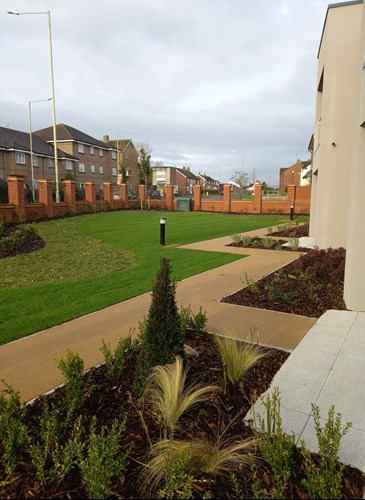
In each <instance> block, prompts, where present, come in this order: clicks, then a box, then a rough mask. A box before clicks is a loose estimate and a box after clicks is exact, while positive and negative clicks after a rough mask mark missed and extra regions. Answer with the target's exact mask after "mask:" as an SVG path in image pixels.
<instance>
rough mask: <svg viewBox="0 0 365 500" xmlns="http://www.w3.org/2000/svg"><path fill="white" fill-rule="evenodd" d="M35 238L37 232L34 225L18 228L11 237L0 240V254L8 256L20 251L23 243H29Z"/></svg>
mask: <svg viewBox="0 0 365 500" xmlns="http://www.w3.org/2000/svg"><path fill="white" fill-rule="evenodd" d="M0 234H1V231H0ZM35 236H37V232H36V229H35V225H34V224H28V225H26V226H24V227H19V228H17V230H16V231H15V232H14V233H13V234H12V235H11V236H7V237H6V238H2V239H1V240H0V252H2V253H5V254H10V253H12V252H14V251H16V250H18V249H20V248H21V247H22V246H23V245H24V243H26V242H27V241H31V240H32V239H33V238H34V237H35Z"/></svg>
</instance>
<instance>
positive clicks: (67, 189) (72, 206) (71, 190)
mask: <svg viewBox="0 0 365 500" xmlns="http://www.w3.org/2000/svg"><path fill="white" fill-rule="evenodd" d="M62 183H63V193H64V194H63V196H64V199H65V203H67V205H68V209H69V210H70V211H72V212H75V211H76V188H75V181H71V180H66V181H62Z"/></svg>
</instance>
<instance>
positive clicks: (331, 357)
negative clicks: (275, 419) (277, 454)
mask: <svg viewBox="0 0 365 500" xmlns="http://www.w3.org/2000/svg"><path fill="white" fill-rule="evenodd" d="M364 360H365V313H364V312H353V311H332V310H331V311H327V312H326V313H325V314H324V315H323V316H321V318H319V320H318V321H317V323H316V324H315V325H314V326H313V327H312V328H311V329H310V331H309V332H308V333H307V335H306V336H305V337H304V338H303V340H302V341H301V342H300V343H299V345H298V346H297V347H296V348H295V350H294V351H293V352H292V353H291V355H290V356H289V358H288V359H287V361H286V362H285V363H284V365H283V366H282V367H281V369H280V370H279V371H278V372H277V374H276V376H275V377H274V379H273V381H272V383H271V386H270V388H269V390H268V391H267V392H266V393H265V394H264V395H263V396H262V398H265V397H266V396H267V395H269V394H272V392H273V390H274V388H275V387H277V388H279V390H280V397H281V416H282V418H283V429H284V431H285V432H286V433H287V434H292V433H294V434H295V437H296V442H297V443H300V440H301V439H304V441H305V443H306V445H307V447H308V448H309V449H310V450H311V451H314V452H318V445H317V438H316V432H315V428H314V421H313V417H312V415H311V403H313V404H315V405H317V406H318V407H319V411H320V416H321V422H322V426H323V425H324V422H325V420H326V419H327V416H328V410H329V408H330V407H331V406H332V405H334V406H335V412H336V413H338V412H339V413H341V414H342V423H346V422H352V424H353V426H352V427H351V428H350V430H349V432H348V433H347V434H346V435H345V436H344V437H343V439H342V441H341V446H340V453H339V457H340V461H341V462H343V463H345V464H349V465H352V466H354V467H357V468H358V469H360V470H362V471H364V472H365V452H364V450H365V370H364V368H365V362H364ZM253 411H255V412H257V413H259V414H261V415H262V416H265V414H266V412H265V410H264V407H263V404H262V400H261V399H259V400H258V401H257V402H256V404H255V406H254V407H253V409H252V410H251V411H250V412H249V414H248V415H247V418H252V415H253V413H252V412H253Z"/></svg>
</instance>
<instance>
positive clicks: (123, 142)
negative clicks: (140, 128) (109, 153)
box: [104, 139, 136, 151]
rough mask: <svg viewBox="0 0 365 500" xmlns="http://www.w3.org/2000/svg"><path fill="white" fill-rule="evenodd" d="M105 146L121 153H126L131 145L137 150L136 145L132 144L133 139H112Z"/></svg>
mask: <svg viewBox="0 0 365 500" xmlns="http://www.w3.org/2000/svg"><path fill="white" fill-rule="evenodd" d="M104 144H106V145H107V146H109V147H112V148H116V149H119V150H120V151H124V150H125V148H126V147H127V146H128V145H129V144H131V145H132V146H133V148H134V149H136V147H135V145H134V144H133V142H132V139H111V140H110V141H108V142H105V143H104Z"/></svg>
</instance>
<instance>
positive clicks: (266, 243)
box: [262, 238, 275, 248]
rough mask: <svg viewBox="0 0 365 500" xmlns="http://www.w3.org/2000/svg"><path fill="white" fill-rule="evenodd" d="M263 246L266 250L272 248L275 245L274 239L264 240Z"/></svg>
mask: <svg viewBox="0 0 365 500" xmlns="http://www.w3.org/2000/svg"><path fill="white" fill-rule="evenodd" d="M262 244H263V245H264V247H265V248H272V247H273V246H274V244H275V240H274V238H263V240H262Z"/></svg>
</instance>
